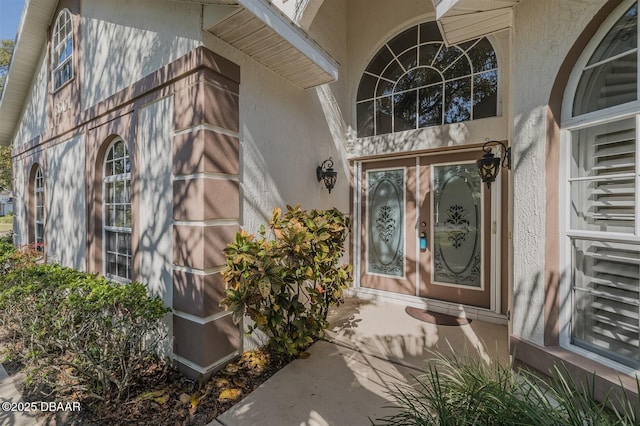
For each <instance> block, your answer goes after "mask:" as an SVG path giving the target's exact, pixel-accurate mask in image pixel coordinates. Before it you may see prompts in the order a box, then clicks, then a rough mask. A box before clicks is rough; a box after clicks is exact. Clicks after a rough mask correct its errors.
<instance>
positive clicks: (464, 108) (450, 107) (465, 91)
mask: <svg viewBox="0 0 640 426" xmlns="http://www.w3.org/2000/svg"><path fill="white" fill-rule="evenodd" d="M444 93H445V110H444V122H445V123H459V122H461V121H467V120H469V119H470V118H471V78H461V79H459V80H453V81H449V82H447V83H445V88H444Z"/></svg>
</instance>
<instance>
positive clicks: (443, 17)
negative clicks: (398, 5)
mask: <svg viewBox="0 0 640 426" xmlns="http://www.w3.org/2000/svg"><path fill="white" fill-rule="evenodd" d="M432 1H433V5H434V6H435V8H436V20H437V21H438V25H439V26H440V30H441V32H442V35H443V37H444V40H445V42H446V43H447V44H448V45H452V44H458V43H462V42H464V41H467V40H472V39H475V38H478V37H481V36H484V35H487V34H491V33H495V32H498V31H502V30H506V29H507V28H511V26H512V24H513V6H515V4H516V3H518V2H519V1H520V0H432Z"/></svg>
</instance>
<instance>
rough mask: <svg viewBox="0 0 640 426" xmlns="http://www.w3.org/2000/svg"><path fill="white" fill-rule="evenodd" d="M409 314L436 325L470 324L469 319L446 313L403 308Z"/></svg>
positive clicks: (408, 307)
mask: <svg viewBox="0 0 640 426" xmlns="http://www.w3.org/2000/svg"><path fill="white" fill-rule="evenodd" d="M404 311H405V312H406V313H407V314H409V316H412V317H413V318H415V319H417V320H420V321H424V322H428V323H430V324H436V325H451V326H453V325H467V324H471V320H470V319H466V318H458V317H454V316H451V315H447V314H441V313H439V312H427V311H425V310H424V309H420V308H413V307H411V306H407V308H406V309H405V310H404Z"/></svg>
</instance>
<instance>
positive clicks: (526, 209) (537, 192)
mask: <svg viewBox="0 0 640 426" xmlns="http://www.w3.org/2000/svg"><path fill="white" fill-rule="evenodd" d="M603 4H604V1H603V0H584V1H580V2H569V1H565V0H523V1H521V2H520V3H518V5H517V6H516V7H515V9H514V32H513V54H514V58H513V74H512V87H513V92H512V99H511V102H512V104H513V146H514V148H513V150H514V154H513V155H514V166H513V250H514V251H513V273H514V277H513V286H514V289H513V315H512V319H513V334H515V335H516V336H521V337H523V338H525V339H527V340H529V341H532V342H534V343H538V344H543V341H544V302H545V293H544V290H545V283H544V266H545V264H544V259H545V196H546V191H545V159H546V156H545V145H546V130H547V129H546V126H547V104H548V102H549V96H550V94H551V88H552V85H553V83H554V81H555V79H556V76H557V73H558V69H559V67H560V65H561V63H562V61H563V60H564V58H565V56H566V54H567V52H568V51H569V49H570V48H571V46H572V45H573V43H574V42H575V40H576V38H577V37H578V36H579V34H580V33H581V32H582V31H583V29H584V27H585V26H586V24H587V23H588V22H589V20H590V19H591V18H592V17H593V15H594V14H595V13H596V12H597V11H598V9H599V8H600V7H601V6H602V5H603Z"/></svg>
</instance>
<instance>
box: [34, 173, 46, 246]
mask: <svg viewBox="0 0 640 426" xmlns="http://www.w3.org/2000/svg"><path fill="white" fill-rule="evenodd" d="M44 197H45V187H44V173H43V171H42V167H40V165H36V171H35V174H34V178H33V212H34V218H33V235H34V241H33V242H34V244H35V249H36V250H38V251H40V252H43V251H44V223H45V199H44Z"/></svg>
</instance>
